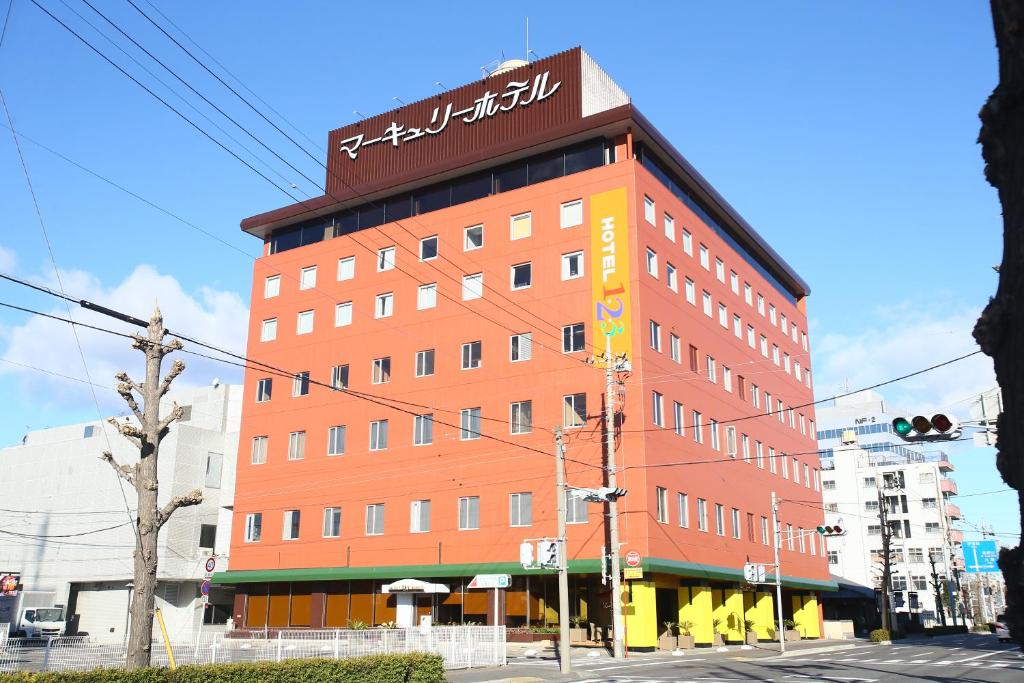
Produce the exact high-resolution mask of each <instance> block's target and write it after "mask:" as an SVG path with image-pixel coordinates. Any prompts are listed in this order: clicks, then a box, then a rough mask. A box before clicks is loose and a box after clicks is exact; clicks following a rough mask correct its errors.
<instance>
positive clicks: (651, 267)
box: [647, 249, 658, 277]
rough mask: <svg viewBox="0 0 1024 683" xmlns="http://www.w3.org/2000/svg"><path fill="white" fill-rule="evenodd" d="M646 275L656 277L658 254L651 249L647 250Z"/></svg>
mask: <svg viewBox="0 0 1024 683" xmlns="http://www.w3.org/2000/svg"><path fill="white" fill-rule="evenodd" d="M647 274H648V275H650V276H651V277H658V254H657V253H656V252H655V251H654V250H653V249H648V250H647Z"/></svg>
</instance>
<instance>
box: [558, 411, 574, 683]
mask: <svg viewBox="0 0 1024 683" xmlns="http://www.w3.org/2000/svg"><path fill="white" fill-rule="evenodd" d="M555 456H556V457H555V481H556V492H555V495H556V496H557V497H558V664H559V668H560V669H561V671H562V673H563V674H567V673H569V672H571V671H572V657H570V653H569V648H570V645H569V543H568V539H567V538H566V535H565V494H566V491H567V489H566V486H565V442H564V441H563V440H562V427H561V425H559V426H556V427H555Z"/></svg>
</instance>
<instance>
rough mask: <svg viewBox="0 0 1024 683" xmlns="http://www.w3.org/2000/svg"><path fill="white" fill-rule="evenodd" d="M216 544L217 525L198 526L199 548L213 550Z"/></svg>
mask: <svg viewBox="0 0 1024 683" xmlns="http://www.w3.org/2000/svg"><path fill="white" fill-rule="evenodd" d="M216 542H217V525H216V524H200V525H199V547H200V548H213V547H214V544H215V543H216Z"/></svg>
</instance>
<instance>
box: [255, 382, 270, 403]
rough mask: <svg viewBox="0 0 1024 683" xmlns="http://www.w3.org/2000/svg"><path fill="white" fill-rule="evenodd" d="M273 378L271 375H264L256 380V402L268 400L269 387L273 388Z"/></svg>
mask: <svg viewBox="0 0 1024 683" xmlns="http://www.w3.org/2000/svg"><path fill="white" fill-rule="evenodd" d="M273 385H274V380H273V378H271V377H264V378H263V379H261V380H257V382H256V402H257V403H266V402H267V401H269V400H270V394H271V389H272V388H273Z"/></svg>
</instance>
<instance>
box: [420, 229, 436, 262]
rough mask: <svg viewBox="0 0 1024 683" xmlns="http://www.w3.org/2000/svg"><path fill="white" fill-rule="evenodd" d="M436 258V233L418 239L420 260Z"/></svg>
mask: <svg viewBox="0 0 1024 683" xmlns="http://www.w3.org/2000/svg"><path fill="white" fill-rule="evenodd" d="M435 258H437V235H431V236H430V237H424V238H423V239H421V240H420V261H430V260H431V259H435Z"/></svg>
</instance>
